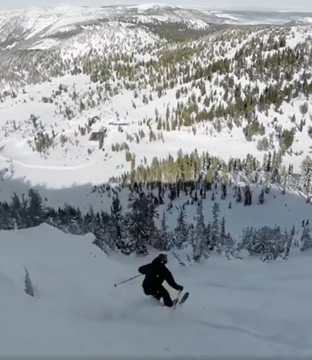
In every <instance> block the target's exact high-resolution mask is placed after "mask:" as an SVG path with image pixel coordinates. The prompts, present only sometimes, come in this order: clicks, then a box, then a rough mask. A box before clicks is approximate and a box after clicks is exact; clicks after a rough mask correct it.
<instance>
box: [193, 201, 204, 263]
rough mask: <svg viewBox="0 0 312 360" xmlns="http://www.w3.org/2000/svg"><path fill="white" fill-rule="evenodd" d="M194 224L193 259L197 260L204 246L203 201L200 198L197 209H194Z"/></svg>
mask: <svg viewBox="0 0 312 360" xmlns="http://www.w3.org/2000/svg"><path fill="white" fill-rule="evenodd" d="M196 215H197V216H196V226H195V231H194V238H193V243H192V245H193V260H194V261H196V262H198V261H200V258H201V257H202V256H203V253H204V247H205V222H204V214H203V202H202V200H200V201H199V202H198V206H197V211H196Z"/></svg>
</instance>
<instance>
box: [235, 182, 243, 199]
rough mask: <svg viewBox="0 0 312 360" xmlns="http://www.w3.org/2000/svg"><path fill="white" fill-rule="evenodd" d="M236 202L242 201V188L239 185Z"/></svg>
mask: <svg viewBox="0 0 312 360" xmlns="http://www.w3.org/2000/svg"><path fill="white" fill-rule="evenodd" d="M235 195H236V196H235V198H236V202H238V203H240V202H241V201H242V190H241V188H240V186H238V187H237V190H236V194H235Z"/></svg>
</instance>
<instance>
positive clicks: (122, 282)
mask: <svg viewBox="0 0 312 360" xmlns="http://www.w3.org/2000/svg"><path fill="white" fill-rule="evenodd" d="M139 276H142V274H139V275H135V276H133V277H131V278H130V279H127V280H124V281H121V282H120V283H118V284H114V286H115V287H117V286H119V285H122V284H124V283H126V282H128V281H131V280H133V279H135V278H137V277H139Z"/></svg>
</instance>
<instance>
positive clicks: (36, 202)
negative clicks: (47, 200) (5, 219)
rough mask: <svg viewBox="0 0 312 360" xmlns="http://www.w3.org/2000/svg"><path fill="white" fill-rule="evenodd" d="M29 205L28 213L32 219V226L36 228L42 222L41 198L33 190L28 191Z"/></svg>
mask: <svg viewBox="0 0 312 360" xmlns="http://www.w3.org/2000/svg"><path fill="white" fill-rule="evenodd" d="M28 198H29V205H28V213H29V216H30V218H31V219H32V223H33V226H38V225H40V224H42V223H43V222H44V213H43V209H42V203H43V201H42V197H41V196H40V194H39V192H38V191H37V190H34V189H29V191H28Z"/></svg>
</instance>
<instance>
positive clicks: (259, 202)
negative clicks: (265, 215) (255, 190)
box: [258, 189, 264, 205]
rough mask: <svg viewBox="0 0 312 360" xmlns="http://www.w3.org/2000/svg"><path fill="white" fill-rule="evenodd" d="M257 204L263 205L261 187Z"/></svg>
mask: <svg viewBox="0 0 312 360" xmlns="http://www.w3.org/2000/svg"><path fill="white" fill-rule="evenodd" d="M258 204H260V205H263V204H264V190H263V189H262V190H261V192H260V194H259V198H258Z"/></svg>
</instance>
